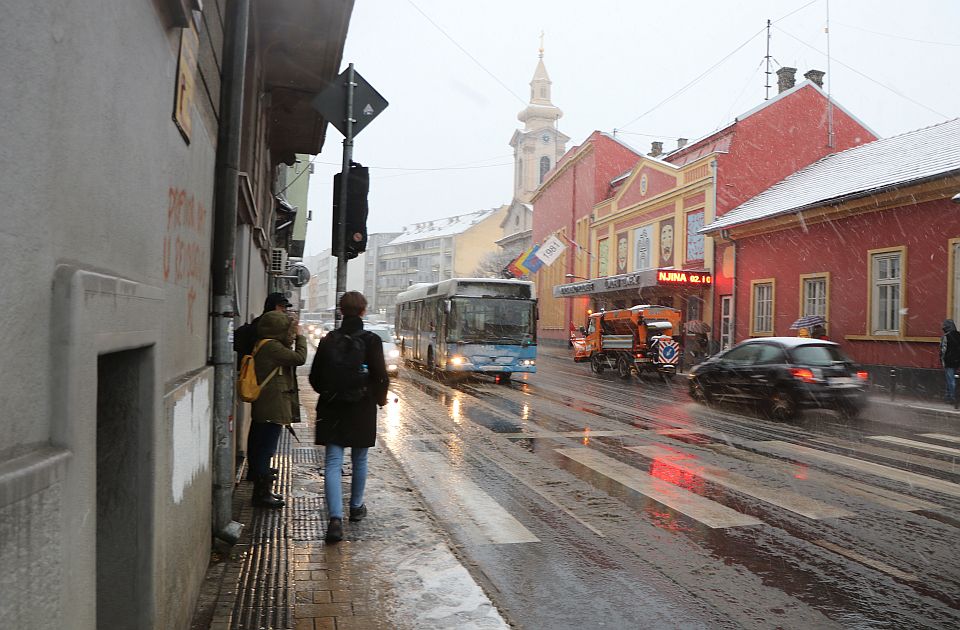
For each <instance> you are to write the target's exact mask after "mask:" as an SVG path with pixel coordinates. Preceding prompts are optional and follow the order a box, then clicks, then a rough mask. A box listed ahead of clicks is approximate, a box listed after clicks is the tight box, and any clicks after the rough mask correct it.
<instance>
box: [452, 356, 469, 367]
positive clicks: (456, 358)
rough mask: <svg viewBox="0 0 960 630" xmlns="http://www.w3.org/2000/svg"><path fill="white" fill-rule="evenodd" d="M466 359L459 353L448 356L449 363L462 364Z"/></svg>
mask: <svg viewBox="0 0 960 630" xmlns="http://www.w3.org/2000/svg"><path fill="white" fill-rule="evenodd" d="M466 362H467V360H466V359H465V358H463V357H461V356H459V355H457V356H453V357H450V365H463V364H464V363H466Z"/></svg>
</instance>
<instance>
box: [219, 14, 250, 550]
mask: <svg viewBox="0 0 960 630" xmlns="http://www.w3.org/2000/svg"><path fill="white" fill-rule="evenodd" d="M227 7H228V9H227V10H228V14H227V28H226V31H225V33H224V37H225V41H224V51H223V79H222V84H221V87H220V128H219V132H218V134H217V164H216V175H215V181H214V194H215V199H214V214H213V254H212V256H211V265H212V270H211V276H212V284H213V309H212V312H211V314H210V318H211V331H212V333H213V375H214V379H213V435H214V447H213V533H214V536H216V537H217V538H219V539H220V540H222V541H224V542H227V543H229V544H231V545H232V544H233V543H235V542H237V540H238V539H239V538H240V531H241V530H242V529H243V525H242V524H241V523H238V522H236V521H234V520H233V476H234V475H233V467H234V456H233V439H232V438H233V430H234V415H233V412H234V404H235V403H234V391H235V385H234V379H235V378H236V375H235V359H234V354H233V320H234V317H235V315H236V313H234V305H235V303H236V284H235V283H236V279H235V277H234V261H235V252H234V249H235V246H236V230H237V203H238V194H237V191H238V190H239V184H240V176H239V173H240V135H241V128H242V119H243V77H244V69H245V67H246V63H247V32H248V29H249V23H250V0H234V2H231V3H229V4H228V5H227Z"/></svg>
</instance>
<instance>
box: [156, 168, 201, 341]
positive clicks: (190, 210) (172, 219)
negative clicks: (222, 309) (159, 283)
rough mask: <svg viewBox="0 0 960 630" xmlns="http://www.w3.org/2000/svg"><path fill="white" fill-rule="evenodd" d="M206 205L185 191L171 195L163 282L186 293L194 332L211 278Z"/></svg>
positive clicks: (189, 322)
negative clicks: (196, 313)
mask: <svg viewBox="0 0 960 630" xmlns="http://www.w3.org/2000/svg"><path fill="white" fill-rule="evenodd" d="M208 214H209V212H208V211H207V209H206V208H205V207H204V205H203V204H202V203H200V202H199V201H197V200H196V199H195V198H194V196H193V195H192V194H190V193H188V192H187V191H185V190H183V189H182V188H175V187H173V186H171V187H170V189H169V191H168V192H167V229H166V232H165V233H164V236H163V279H164V281H165V282H172V283H173V284H175V285H177V286H180V287H183V288H184V289H185V290H186V298H187V313H186V326H187V330H188V331H189V332H191V333H192V332H193V324H194V322H193V311H194V306H195V304H196V302H197V296H198V295H205V294H206V291H207V281H208V278H209V273H208V271H209V265H208V264H207V256H206V254H207V251H206V247H205V246H204V243H206V242H207V215H208Z"/></svg>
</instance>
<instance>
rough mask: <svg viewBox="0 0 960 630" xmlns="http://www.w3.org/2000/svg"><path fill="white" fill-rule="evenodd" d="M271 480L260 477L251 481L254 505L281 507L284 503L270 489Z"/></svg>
mask: <svg viewBox="0 0 960 630" xmlns="http://www.w3.org/2000/svg"><path fill="white" fill-rule="evenodd" d="M271 485H273V480H272V479H271V478H270V477H269V476H267V477H261V478H259V479H257V480H256V481H254V482H253V505H254V507H265V508H282V507H283V506H284V505H285V504H284V501H283V499H282V498H281V497H280V496H279V495H276V494H274V493H273V492H271V491H270V486H271Z"/></svg>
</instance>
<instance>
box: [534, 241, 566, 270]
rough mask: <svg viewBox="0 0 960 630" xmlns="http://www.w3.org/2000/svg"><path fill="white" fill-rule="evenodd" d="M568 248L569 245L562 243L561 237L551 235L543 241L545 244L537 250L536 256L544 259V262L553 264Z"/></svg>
mask: <svg viewBox="0 0 960 630" xmlns="http://www.w3.org/2000/svg"><path fill="white" fill-rule="evenodd" d="M566 248H567V246H566V245H564V244H563V243H561V242H560V239H558V238H557V237H556V236H551V237H550V238H548V239H547V240H545V241H544V242H543V245H541V246H540V249H538V250H537V253H536V256H537V258H539V259H540V260H542V261H543V264H545V265H551V264H553V261H555V260H556V259H557V258H558V257H559V256H560V254H562V253H563V250H565V249H566Z"/></svg>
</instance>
